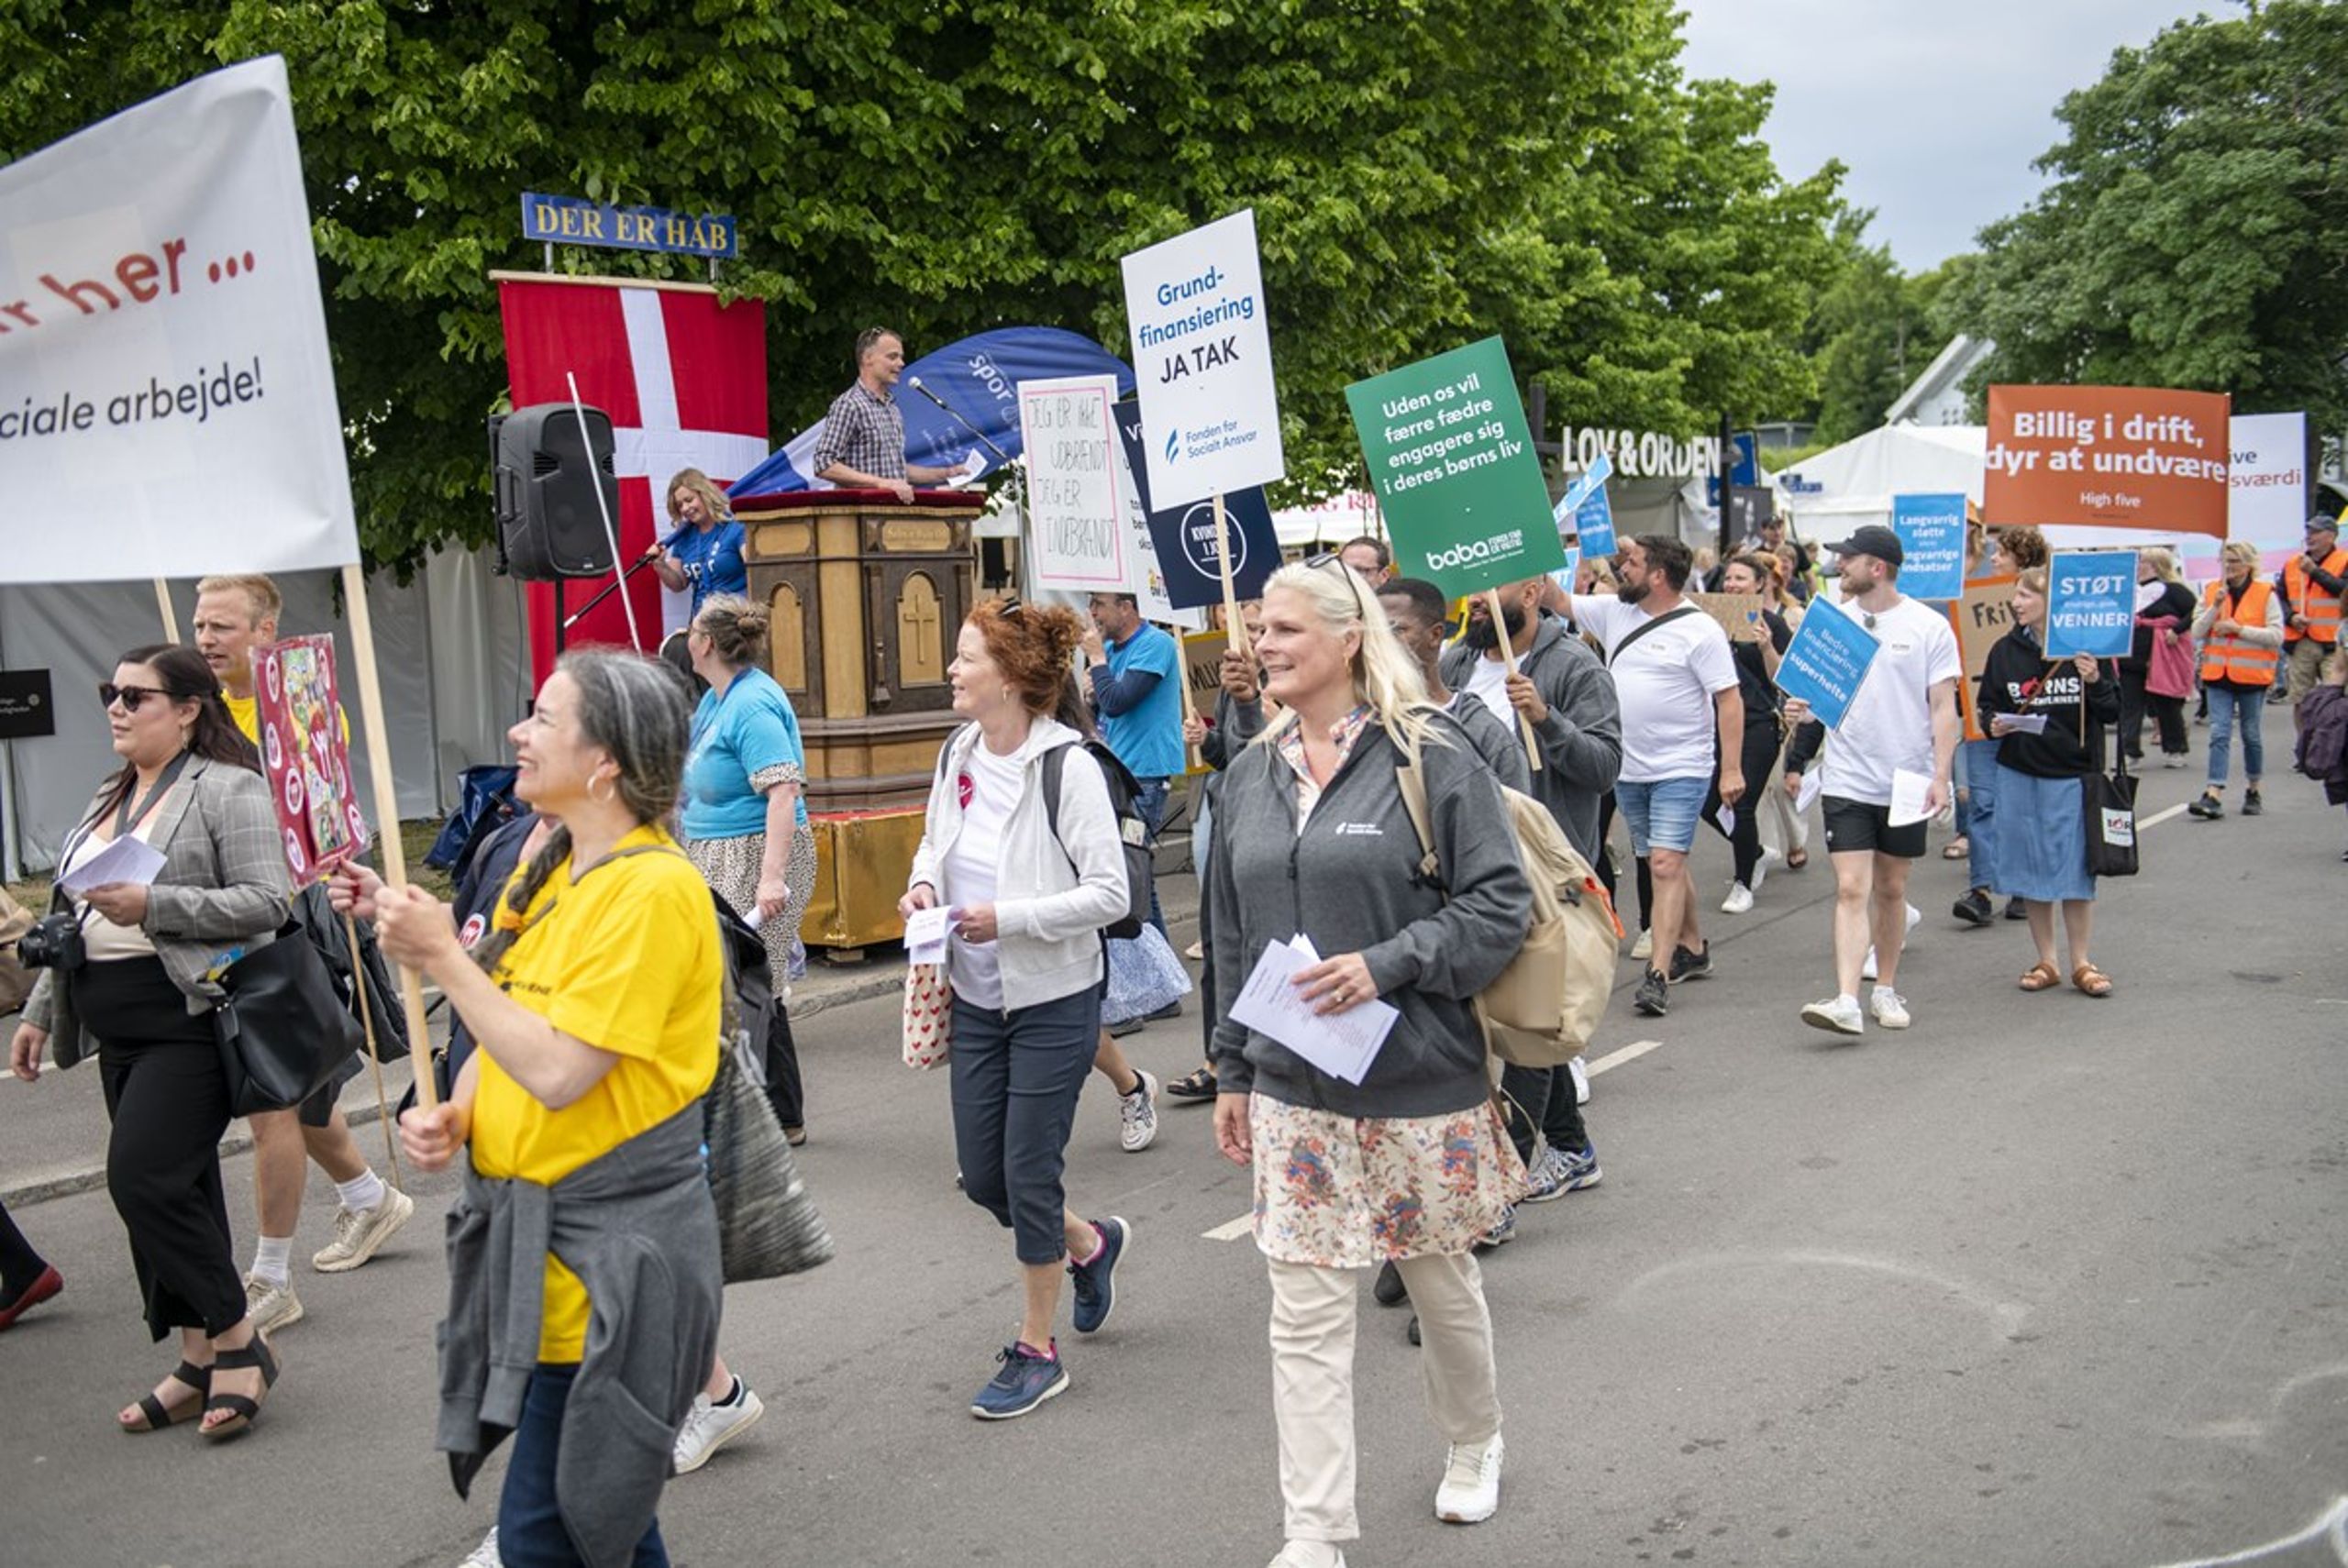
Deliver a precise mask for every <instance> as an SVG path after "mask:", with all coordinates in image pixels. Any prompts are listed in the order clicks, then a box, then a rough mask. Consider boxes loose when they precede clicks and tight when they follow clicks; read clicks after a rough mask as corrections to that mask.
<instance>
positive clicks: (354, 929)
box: [342, 910, 432, 1192]
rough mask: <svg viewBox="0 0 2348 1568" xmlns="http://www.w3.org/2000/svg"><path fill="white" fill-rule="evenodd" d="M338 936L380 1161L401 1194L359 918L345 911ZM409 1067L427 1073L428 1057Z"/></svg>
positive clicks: (420, 1056)
mask: <svg viewBox="0 0 2348 1568" xmlns="http://www.w3.org/2000/svg"><path fill="white" fill-rule="evenodd" d="M342 933H343V935H344V936H345V937H346V938H348V939H349V943H350V977H351V985H350V988H351V989H352V990H354V991H356V992H358V993H359V1025H360V1028H361V1029H363V1030H365V1031H366V1032H367V1060H368V1063H369V1065H371V1066H373V1068H374V1069H375V1109H376V1111H377V1113H378V1114H377V1120H378V1121H382V1124H383V1157H384V1158H385V1159H386V1160H389V1161H390V1162H391V1170H392V1185H393V1187H398V1188H399V1189H400V1190H401V1191H403V1192H404V1191H406V1190H407V1188H406V1187H404V1185H403V1184H402V1183H401V1181H400V1152H399V1147H398V1145H397V1144H395V1143H393V1141H392V1101H391V1097H390V1096H388V1095H386V1094H385V1093H384V1092H383V1055H382V1052H381V1051H379V1050H377V1049H376V1046H375V1007H374V1004H373V1003H372V1002H371V1001H370V1000H369V999H368V997H367V966H365V965H364V964H361V963H360V961H359V917H358V916H357V915H356V914H353V913H351V912H350V911H348V910H346V911H343V916H342ZM408 1061H409V1062H410V1063H411V1064H414V1063H416V1062H422V1063H423V1064H424V1066H425V1070H426V1071H427V1072H429V1071H430V1070H431V1066H432V1056H431V1053H430V1052H428V1051H426V1052H423V1053H421V1054H418V1053H417V1052H416V1051H415V1050H413V1049H412V1050H411V1051H410V1053H409V1055H408Z"/></svg>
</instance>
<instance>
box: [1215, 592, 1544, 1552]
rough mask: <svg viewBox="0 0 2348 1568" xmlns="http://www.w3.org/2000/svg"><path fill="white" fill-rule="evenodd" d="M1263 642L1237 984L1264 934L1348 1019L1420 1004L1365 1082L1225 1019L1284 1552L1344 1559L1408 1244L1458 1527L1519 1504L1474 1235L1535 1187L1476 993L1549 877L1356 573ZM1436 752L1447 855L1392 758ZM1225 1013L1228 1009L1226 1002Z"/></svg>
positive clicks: (1238, 917)
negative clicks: (1425, 831)
mask: <svg viewBox="0 0 2348 1568" xmlns="http://www.w3.org/2000/svg"><path fill="white" fill-rule="evenodd" d="M1257 655H1258V657H1260V658H1261V659H1262V661H1263V668H1264V675H1265V690H1266V691H1267V692H1268V694H1269V695H1270V696H1271V697H1272V698H1273V699H1274V700H1276V701H1279V704H1280V705H1281V707H1282V708H1283V709H1285V710H1286V711H1285V712H1283V713H1282V714H1281V716H1280V717H1279V719H1278V720H1277V721H1275V722H1274V723H1272V724H1271V725H1270V726H1269V727H1268V729H1267V730H1266V731H1265V732H1264V734H1263V736H1262V737H1261V738H1260V739H1258V740H1257V742H1256V743H1255V744H1254V745H1251V746H1249V747H1248V748H1247V750H1246V752H1245V753H1244V754H1243V755H1242V756H1240V757H1239V758H1238V759H1237V760H1236V761H1235V762H1234V763H1233V764H1232V765H1231V767H1230V768H1229V769H1228V770H1227V771H1226V772H1225V773H1224V782H1223V795H1222V814H1221V816H1220V817H1219V818H1218V820H1217V825H1216V842H1215V852H1214V856H1213V859H1212V860H1211V862H1210V863H1209V873H1210V875H1209V881H1210V884H1211V885H1210V888H1209V890H1208V896H1209V898H1210V899H1211V900H1213V909H1214V938H1213V948H1212V950H1211V953H1210V957H1211V960H1212V961H1213V965H1214V969H1215V986H1216V994H1217V995H1218V996H1219V997H1224V998H1236V997H1237V996H1238V995H1239V994H1240V992H1241V990H1242V988H1244V987H1245V986H1246V982H1247V979H1248V977H1249V976H1250V974H1251V973H1252V972H1253V971H1254V969H1255V968H1256V966H1257V963H1258V962H1259V961H1260V959H1261V958H1262V957H1263V955H1264V954H1265V953H1266V951H1267V950H1268V948H1270V947H1272V946H1274V945H1286V944H1290V943H1291V942H1293V941H1294V939H1296V938H1298V937H1304V938H1306V939H1308V940H1309V941H1310V942H1311V944H1312V948H1313V951H1314V954H1315V955H1317V956H1314V957H1312V958H1311V959H1310V960H1309V961H1308V962H1306V963H1305V964H1304V966H1302V967H1301V968H1300V969H1299V970H1298V971H1297V972H1296V975H1295V977H1294V980H1293V984H1294V985H1295V987H1296V999H1297V1001H1298V1002H1299V1003H1301V1005H1302V1006H1305V1007H1308V1008H1310V1009H1312V1010H1313V1011H1315V1012H1318V1013H1321V1014H1323V1015H1326V1016H1336V1015H1342V1014H1344V1013H1346V1012H1348V1011H1351V1010H1354V1009H1356V1008H1359V1007H1361V1006H1363V1005H1364V1004H1365V1003H1368V1002H1371V1001H1384V1002H1386V1003H1388V1004H1390V1005H1391V1006H1393V1007H1394V1008H1396V1009H1398V1010H1399V1011H1400V1017H1399V1018H1398V1019H1397V1020H1396V1021H1394V1023H1393V1026H1392V1029H1391V1031H1390V1032H1389V1033H1388V1034H1387V1036H1386V1038H1385V1040H1384V1042H1383V1043H1382V1044H1381V1045H1380V1046H1379V1050H1378V1053H1377V1055H1376V1056H1375V1057H1374V1058H1373V1059H1372V1060H1371V1062H1370V1064H1369V1066H1368V1070H1367V1072H1366V1073H1364V1074H1363V1076H1362V1077H1361V1080H1360V1081H1359V1082H1358V1083H1355V1082H1351V1081H1348V1080H1347V1079H1346V1078H1344V1077H1337V1076H1335V1075H1334V1074H1332V1073H1329V1072H1325V1071H1324V1070H1323V1069H1322V1068H1321V1067H1319V1066H1314V1065H1313V1064H1312V1062H1310V1061H1308V1060H1307V1059H1306V1058H1305V1057H1304V1056H1302V1055H1299V1054H1298V1053H1297V1052H1295V1051H1293V1050H1291V1049H1290V1048H1289V1047H1288V1046H1286V1045H1283V1044H1281V1043H1279V1041H1277V1040H1275V1039H1273V1038H1272V1037H1271V1036H1269V1035H1268V1034H1264V1033H1261V1032H1257V1031H1255V1030H1253V1029H1250V1028H1249V1027H1247V1026H1246V1025H1245V1024H1242V1023H1238V1022H1235V1021H1233V1020H1231V1019H1230V1018H1228V1017H1227V1016H1226V1017H1225V1018H1224V1019H1223V1020H1222V1021H1220V1022H1219V1023H1218V1025H1217V1027H1216V1030H1215V1035H1214V1048H1215V1070H1216V1077H1217V1079H1218V1082H1219V1086H1220V1090H1221V1092H1220V1093H1219V1094H1218V1095H1217V1096H1216V1099H1215V1108H1214V1131H1215V1143H1216V1146H1217V1147H1218V1148H1219V1149H1221V1150H1222V1152H1223V1153H1224V1155H1225V1156H1226V1157H1228V1158H1229V1159H1231V1160H1232V1161H1234V1162H1235V1163H1236V1164H1239V1165H1252V1167H1253V1169H1254V1172H1255V1189H1256V1245H1257V1249H1258V1250H1259V1251H1261V1252H1262V1253H1264V1255H1265V1258H1266V1260H1267V1263H1268V1268H1269V1271H1270V1275H1271V1284H1272V1321H1271V1342H1272V1408H1273V1413H1274V1416H1275V1417H1276V1419H1277V1421H1278V1425H1279V1449H1280V1492H1281V1496H1282V1500H1283V1503H1284V1505H1285V1510H1286V1535H1287V1538H1288V1540H1287V1544H1286V1546H1284V1547H1283V1548H1282V1549H1281V1551H1280V1553H1279V1556H1278V1557H1276V1558H1275V1559H1273V1562H1274V1563H1275V1564H1276V1565H1277V1568H1332V1565H1339V1568H1341V1565H1342V1564H1343V1562H1344V1561H1345V1557H1344V1553H1343V1551H1341V1550H1340V1546H1339V1543H1340V1542H1343V1541H1347V1540H1354V1539H1356V1538H1357V1536H1359V1534H1360V1533H1361V1532H1360V1526H1359V1521H1358V1518H1357V1514H1356V1511H1355V1502H1354V1474H1355V1443H1354V1418H1353V1346H1354V1324H1355V1314H1356V1308H1357V1302H1358V1298H1359V1297H1360V1293H1361V1284H1362V1281H1363V1279H1364V1278H1365V1277H1366V1276H1367V1275H1368V1271H1369V1270H1371V1269H1372V1268H1373V1267H1375V1266H1376V1265H1377V1264H1379V1263H1380V1262H1381V1261H1383V1260H1385V1259H1389V1258H1390V1259H1392V1260H1394V1262H1395V1264H1396V1265H1397V1267H1398V1268H1399V1270H1400V1271H1401V1275H1402V1279H1403V1282H1404V1284H1405V1285H1406V1286H1408V1287H1409V1290H1410V1296H1411V1301H1412V1306H1413V1307H1415V1308H1416V1309H1417V1311H1418V1314H1419V1321H1420V1331H1421V1337H1422V1341H1423V1349H1422V1351H1421V1366H1422V1371H1423V1382H1424V1386H1425V1393H1426V1402H1427V1410H1428V1414H1429V1415H1430V1416H1432V1417H1433V1418H1434V1424H1435V1426H1436V1428H1437V1429H1438V1430H1441V1432H1442V1433H1443V1435H1444V1437H1445V1439H1446V1440H1447V1441H1449V1443H1450V1445H1451V1446H1450V1453H1449V1458H1448V1460H1447V1462H1446V1463H1445V1469H1444V1474H1443V1480H1442V1483H1441V1485H1439V1486H1438V1487H1437V1489H1436V1492H1435V1499H1434V1507H1435V1513H1436V1515H1437V1517H1438V1518H1444V1519H1445V1520H1449V1521H1452V1522H1456V1523H1463V1524H1465V1523H1473V1522H1475V1521H1477V1520H1480V1519H1485V1518H1490V1517H1491V1515H1492V1513H1493V1512H1494V1511H1495V1510H1496V1509H1497V1508H1498V1507H1499V1506H1500V1472H1501V1430H1500V1429H1501V1408H1500V1397H1499V1393H1498V1388H1497V1377H1496V1374H1495V1371H1494V1367H1493V1362H1492V1329H1491V1317H1490V1313H1489V1312H1488V1311H1487V1309H1486V1308H1485V1305H1484V1292H1483V1282H1482V1278H1481V1276H1480V1275H1479V1273H1478V1271H1477V1267H1476V1262H1475V1258H1474V1256H1473V1254H1472V1251H1471V1249H1472V1248H1473V1247H1474V1246H1475V1244H1476V1242H1477V1240H1478V1238H1479V1237H1481V1236H1483V1235H1485V1234H1486V1233H1487V1232H1489V1231H1491V1230H1492V1229H1493V1227H1494V1226H1496V1225H1497V1224H1499V1222H1500V1220H1501V1216H1502V1215H1503V1214H1504V1213H1505V1212H1506V1210H1507V1208H1508V1205H1509V1204H1510V1203H1511V1202H1512V1201H1513V1200H1514V1199H1515V1198H1516V1197H1517V1196H1518V1194H1519V1193H1520V1192H1521V1191H1522V1190H1523V1185H1524V1178H1525V1171H1524V1165H1523V1162H1522V1161H1520V1160H1519V1159H1518V1158H1517V1155H1516V1151H1515V1150H1514V1149H1513V1148H1512V1146H1511V1145H1510V1143H1509V1140H1508V1134H1507V1131H1506V1128H1505V1127H1504V1126H1503V1124H1502V1122H1501V1116H1500V1113H1499V1111H1498V1110H1496V1109H1495V1108H1494V1106H1493V1103H1492V1096H1491V1088H1492V1086H1491V1079H1490V1076H1489V1073H1488V1070H1487V1066H1486V1060H1485V1050H1484V1041H1483V1034H1482V1031H1481V1030H1480V1028H1479V1025H1478V1023H1477V1021H1476V1017H1475V1014H1474V1011H1473V1010H1472V1009H1471V1007H1470V1005H1469V1004H1470V999H1472V998H1473V997H1474V996H1475V995H1476V993H1477V992H1478V991H1479V990H1480V989H1481V988H1483V987H1484V986H1485V985H1487V984H1488V983H1490V981H1491V980H1492V979H1493V978H1494V977H1496V976H1497V975H1498V974H1499V973H1500V971H1501V969H1502V968H1503V967H1505V966H1506V965H1507V963H1508V961H1509V959H1510V957H1511V955H1513V954H1514V952H1515V951H1516V949H1517V947H1518V945H1519V944H1521V943H1522V942H1523V937H1524V928H1525V922H1526V921H1527V920H1528V919H1529V918H1530V914H1531V910H1532V889H1531V885H1530V884H1529V883H1528V882H1527V881H1526V880H1525V877H1524V871H1523V866H1522V865H1521V863H1520V862H1519V860H1518V857H1517V852H1516V841H1515V837H1514V835H1513V834H1512V832H1511V831H1510V826H1509V818H1508V812H1507V809H1506V807H1505V806H1504V805H1503V804H1502V802H1501V791H1500V784H1499V782H1498V781H1497V780H1496V779H1495V778H1493V777H1492V773H1491V770H1490V768H1489V767H1486V766H1485V765H1484V763H1483V761H1482V759H1481V758H1480V757H1479V756H1477V755H1476V752H1475V749H1474V748H1473V747H1472V746H1471V745H1469V744H1468V743H1467V738H1466V736H1465V735H1464V734H1462V733H1461V732H1460V730H1459V728H1458V726H1457V725H1456V723H1454V722H1453V721H1452V720H1451V719H1450V718H1448V717H1447V716H1445V714H1443V713H1441V712H1438V711H1437V710H1435V709H1434V708H1432V707H1430V706H1428V705H1427V703H1426V702H1425V701H1424V688H1423V683H1422V681H1421V679H1420V677H1419V672H1418V668H1417V667H1416V665H1415V664H1414V663H1413V662H1412V658H1411V656H1410V655H1409V653H1408V652H1407V651H1405V650H1404V648H1403V646H1402V645H1401V643H1400V642H1399V641H1398V640H1397V639H1396V638H1395V635H1394V633H1393V631H1392V630H1391V629H1390V626H1389V625H1388V624H1387V620H1386V616H1385V614H1384V613H1383V612H1382V611H1378V610H1374V609H1372V608H1371V607H1370V605H1369V603H1368V600H1367V598H1366V596H1365V590H1364V589H1363V588H1362V585H1361V583H1360V582H1359V580H1357V579H1356V578H1355V576H1354V575H1353V573H1352V572H1350V571H1348V570H1347V569H1345V568H1344V567H1343V566H1341V565H1334V564H1333V565H1328V566H1320V567H1313V566H1291V567H1284V568H1282V569H1280V570H1279V571H1277V572H1275V573H1273V574H1272V577H1271V580H1270V581H1269V582H1268V583H1267V584H1266V586H1265V590H1264V626H1263V635H1262V639H1261V641H1260V642H1259V643H1258V644H1257ZM1414 750H1415V752H1416V753H1417V756H1418V765H1419V767H1420V769H1421V777H1422V778H1423V779H1424V781H1425V785H1426V795H1427V801H1428V806H1429V814H1430V818H1431V821H1430V824H1429V825H1430V829H1431V834H1432V837H1433V840H1434V859H1435V867H1436V869H1435V872H1434V876H1432V877H1430V876H1426V875H1423V874H1422V872H1421V865H1420V862H1421V858H1422V852H1421V850H1420V847H1419V844H1420V841H1419V835H1418V832H1417V830H1416V828H1415V827H1414V826H1413V825H1412V818H1411V814H1410V809H1409V807H1408V806H1407V804H1406V803H1405V801H1404V798H1403V795H1402V790H1401V782H1400V780H1399V779H1398V778H1397V776H1396V771H1395V770H1396V767H1398V765H1400V764H1402V763H1403V762H1405V761H1406V760H1408V758H1409V756H1410V755H1411V753H1412V751H1414ZM1225 1005H1226V1006H1227V1005H1228V1004H1227V1003H1226V1004H1225Z"/></svg>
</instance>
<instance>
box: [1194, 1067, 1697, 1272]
mask: <svg viewBox="0 0 2348 1568" xmlns="http://www.w3.org/2000/svg"><path fill="white" fill-rule="evenodd" d="M1662 1048H1663V1042H1662V1041H1660V1040H1634V1041H1633V1042H1632V1043H1630V1044H1628V1045H1625V1046H1623V1048H1622V1049H1621V1050H1620V1051H1609V1052H1608V1053H1607V1054H1606V1055H1603V1056H1600V1058H1598V1060H1597V1061H1595V1062H1592V1063H1590V1064H1589V1066H1586V1067H1584V1068H1583V1069H1582V1070H1583V1071H1584V1072H1586V1073H1588V1074H1589V1076H1590V1077H1597V1076H1598V1075H1599V1074H1600V1073H1602V1072H1605V1071H1607V1070H1608V1069H1610V1068H1613V1067H1619V1066H1622V1065H1623V1063H1625V1062H1635V1061H1637V1060H1638V1059H1639V1058H1640V1057H1642V1056H1644V1055H1646V1054H1647V1053H1648V1052H1650V1051H1658V1050H1661V1049H1662ZM1255 1229H1256V1216H1255V1215H1254V1214H1253V1213H1252V1212H1251V1213H1246V1214H1242V1215H1241V1216H1240V1217H1239V1218H1238V1219H1236V1220H1224V1222H1223V1223H1222V1224H1220V1225H1217V1226H1216V1227H1215V1228H1214V1229H1213V1230H1212V1231H1200V1232H1199V1235H1200V1238H1201V1239H1202V1240H1204V1241H1209V1242H1235V1241H1237V1240H1238V1239H1239V1238H1240V1237H1242V1236H1245V1235H1247V1234H1249V1233H1251V1232H1252V1231H1254V1230H1255Z"/></svg>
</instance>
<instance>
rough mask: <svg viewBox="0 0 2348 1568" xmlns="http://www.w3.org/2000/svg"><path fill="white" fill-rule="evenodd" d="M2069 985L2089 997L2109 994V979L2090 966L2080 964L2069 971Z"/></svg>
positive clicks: (2100, 971)
mask: <svg viewBox="0 0 2348 1568" xmlns="http://www.w3.org/2000/svg"><path fill="white" fill-rule="evenodd" d="M2071 984H2073V985H2075V986H2077V987H2078V988H2079V989H2080V990H2082V991H2084V992H2086V993H2087V994H2088V996H2091V997H2108V996H2110V994H2111V977H2110V976H2109V975H2107V974H2105V973H2104V972H2103V971H2102V970H2100V969H2099V968H2097V967H2096V966H2094V965H2092V964H2082V965H2080V966H2078V967H2077V968H2076V969H2074V970H2072V971H2071Z"/></svg>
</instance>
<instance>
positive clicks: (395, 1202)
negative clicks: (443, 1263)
mask: <svg viewBox="0 0 2348 1568" xmlns="http://www.w3.org/2000/svg"><path fill="white" fill-rule="evenodd" d="M414 1213H415V1198H410V1197H409V1196H408V1195H407V1194H406V1193H404V1192H402V1191H401V1190H400V1189H399V1188H398V1187H385V1188H384V1189H383V1201H382V1202H381V1203H379V1204H377V1205H375V1207H374V1208H372V1209H336V1210H335V1214H334V1240H333V1241H331V1242H327V1244H326V1245H325V1246H323V1247H321V1248H319V1249H318V1250H317V1252H316V1253H313V1254H311V1257H310V1266H311V1267H312V1268H314V1269H316V1270H317V1271H318V1272H319V1273H320V1274H341V1273H343V1272H344V1271H346V1270H348V1269H354V1268H357V1267H358V1266H359V1265H360V1264H363V1263H365V1262H366V1261H367V1260H368V1259H369V1258H371V1257H373V1256H374V1255H375V1253H376V1251H377V1250H378V1249H379V1248H381V1247H382V1244H383V1243H384V1242H388V1241H390V1240H391V1239H392V1237H393V1235H394V1234H395V1233H397V1231H399V1228H400V1227H401V1226H403V1225H404V1224H406V1223H407V1222H408V1218H409V1216H411V1215H413V1214H414Z"/></svg>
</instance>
